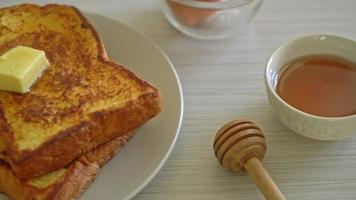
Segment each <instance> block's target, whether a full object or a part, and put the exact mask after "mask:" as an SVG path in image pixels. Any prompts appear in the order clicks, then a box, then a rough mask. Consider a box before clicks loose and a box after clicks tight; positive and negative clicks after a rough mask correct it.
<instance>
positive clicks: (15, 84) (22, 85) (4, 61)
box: [0, 46, 49, 93]
mask: <svg viewBox="0 0 356 200" xmlns="http://www.w3.org/2000/svg"><path fill="white" fill-rule="evenodd" d="M48 65H49V62H48V60H47V58H46V55H45V52H44V51H40V50H37V49H33V48H30V47H25V46H17V47H15V48H13V49H10V50H9V51H8V52H6V53H5V54H3V55H2V56H1V57H0V90H6V91H12V92H19V93H25V92H27V91H29V90H30V88H31V86H32V85H33V83H34V82H35V81H36V80H37V79H38V77H39V76H41V74H42V72H43V71H44V70H45V69H46V68H47V67H48Z"/></svg>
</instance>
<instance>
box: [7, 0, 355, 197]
mask: <svg viewBox="0 0 356 200" xmlns="http://www.w3.org/2000/svg"><path fill="white" fill-rule="evenodd" d="M35 2H37V3H47V2H49V1H35ZM52 2H53V1H52ZM57 2H60V3H67V4H74V5H76V6H78V7H79V8H80V9H82V10H84V11H89V12H95V13H98V14H102V15H106V16H108V17H111V18H114V19H117V20H120V21H122V22H124V23H127V24H129V25H131V26H132V27H134V28H136V29H137V30H139V31H141V32H143V33H145V34H147V35H148V36H149V37H151V38H152V39H153V40H154V41H155V42H156V43H157V44H158V45H159V46H160V47H161V48H162V49H163V50H164V51H165V52H166V53H167V55H168V56H169V57H170V59H171V60H172V62H173V64H174V66H175V68H176V70H177V71H178V74H179V76H180V80H181V82H182V86H183V91H184V101H185V102H184V103H185V111H184V120H183V126H182V129H181V132H180V136H179V138H178V142H177V144H176V146H175V148H174V151H173V153H172V155H171V156H170V158H169V159H168V161H167V163H166V164H165V165H164V167H163V168H162V170H161V171H160V172H159V174H158V175H157V176H156V177H155V178H154V180H153V181H152V182H151V183H150V184H149V185H148V186H147V187H146V188H145V189H144V190H143V191H142V192H141V193H140V194H139V195H137V197H136V198H135V199H136V200H160V199H162V200H163V199H164V200H165V199H172V200H175V199H177V200H178V199H179V200H180V199H184V200H190V199H192V200H193V199H194V200H195V199H207V200H209V199H211V200H215V199H224V200H229V199H231V200H232V199H234V200H235V199H239V200H255V199H262V196H261V195H260V193H259V192H258V190H257V188H256V187H255V185H254V184H253V182H252V181H251V179H250V177H249V176H248V175H247V174H246V173H240V174H230V173H229V172H227V171H225V170H223V169H222V168H221V167H220V166H219V164H218V163H217V162H216V160H215V158H214V154H213V149H212V142H213V138H214V135H215V133H216V131H217V130H218V129H219V128H220V126H222V125H223V124H224V123H225V122H227V121H229V120H232V119H236V118H241V117H243V118H246V119H249V120H252V121H254V122H255V123H257V124H258V125H259V126H260V127H261V128H262V129H263V131H264V133H265V134H266V136H267V143H268V151H267V155H266V157H265V160H264V165H265V167H266V168H267V169H268V170H269V172H270V174H271V175H272V177H273V178H274V180H275V181H276V183H277V184H278V185H279V187H280V189H281V190H282V192H283V193H284V195H285V196H286V198H287V199H289V200H292V199H295V200H297V199H298V200H299V199H303V200H319V199H320V200H336V199H337V200H355V199H356V136H355V137H350V138H348V139H345V140H341V141H336V142H320V141H314V140H310V139H306V138H303V137H301V136H299V135H296V134H295V133H293V132H291V131H290V130H288V129H287V128H286V127H284V126H283V125H282V124H281V123H280V122H279V121H278V120H277V119H276V117H275V115H274V114H273V112H272V110H271V107H270V106H269V104H268V102H267V98H266V93H265V87H264V81H263V72H264V67H265V64H266V61H267V59H268V57H269V56H270V55H271V53H272V51H273V50H274V49H275V48H276V47H277V46H278V45H279V44H281V43H283V42H285V41H287V40H290V39H292V38H295V37H297V36H301V35H304V34H310V33H333V34H340V35H345V36H348V37H351V38H354V39H356V1H355V0H294V1H292V0H266V1H265V2H264V4H263V6H262V9H261V11H260V13H259V14H258V16H257V17H256V18H255V20H254V21H253V23H252V24H251V25H250V26H249V27H247V28H246V29H244V30H241V32H240V33H239V34H237V35H235V36H233V37H231V38H227V39H224V40H219V41H201V40H196V39H192V38H189V37H187V36H185V35H182V34H181V33H179V32H178V31H176V30H175V29H174V28H172V27H171V26H170V25H169V24H168V22H167V21H166V20H165V18H164V16H163V14H162V12H161V10H160V8H159V1H157V0H136V1H132V0H116V1H115V0H106V1H105V0H103V1H100V0H78V1H74V0H73V1H70V0H66V1H57ZM10 4H14V1H12V0H2V1H1V2H0V6H4V5H10ZM355 133H356V130H355ZM104 199H105V198H104Z"/></svg>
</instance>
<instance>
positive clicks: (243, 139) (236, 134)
mask: <svg viewBox="0 0 356 200" xmlns="http://www.w3.org/2000/svg"><path fill="white" fill-rule="evenodd" d="M266 148H267V145H266V140H265V137H264V135H263V133H262V131H261V129H260V128H258V127H257V126H256V125H255V124H254V123H252V122H250V121H246V120H234V121H231V122H229V123H227V124H225V125H224V126H223V127H222V128H221V129H220V130H219V131H218V132H217V133H216V136H215V140H214V152H215V156H216V158H217V159H218V161H219V162H220V164H221V165H222V166H223V167H225V168H226V169H228V170H230V171H232V172H237V171H240V170H243V169H244V165H245V162H246V161H247V160H249V159H250V158H254V157H255V158H257V159H259V160H262V159H263V157H264V155H265V153H266Z"/></svg>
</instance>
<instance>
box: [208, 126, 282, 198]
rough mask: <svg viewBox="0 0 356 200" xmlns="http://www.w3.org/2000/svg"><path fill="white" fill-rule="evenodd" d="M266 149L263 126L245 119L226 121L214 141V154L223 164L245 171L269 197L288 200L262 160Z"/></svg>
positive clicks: (228, 167) (266, 196) (229, 168)
mask: <svg viewBox="0 0 356 200" xmlns="http://www.w3.org/2000/svg"><path fill="white" fill-rule="evenodd" d="M266 148H267V145H266V140H265V136H264V135H263V133H262V131H261V129H260V128H258V127H257V126H256V125H255V124H254V123H252V122H249V121H246V120H234V121H231V122H229V123H227V124H225V125H224V126H223V127H222V128H221V129H220V130H219V131H218V132H217V133H216V136H215V140H214V151H215V156H216V158H217V159H218V161H219V162H220V164H221V165H222V166H223V167H225V168H226V169H228V170H230V171H231V172H238V171H240V170H246V171H247V172H248V173H249V174H250V176H251V177H252V179H253V180H254V181H255V183H256V185H257V186H258V187H259V189H260V190H261V192H262V194H263V195H264V197H265V198H266V199H267V200H285V198H284V196H283V194H282V193H281V192H280V190H279V189H278V187H277V185H276V184H275V183H274V181H273V180H272V178H271V176H270V175H269V174H268V172H267V171H266V169H265V168H264V167H263V165H262V163H261V160H262V159H263V157H264V155H265V153H266Z"/></svg>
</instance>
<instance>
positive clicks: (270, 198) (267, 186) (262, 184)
mask: <svg viewBox="0 0 356 200" xmlns="http://www.w3.org/2000/svg"><path fill="white" fill-rule="evenodd" d="M245 169H246V171H247V172H248V173H249V174H250V176H251V177H252V179H253V180H254V181H255V183H256V185H257V186H258V187H259V188H260V190H261V192H262V194H263V196H264V197H265V198H266V200H285V198H284V196H283V194H282V193H281V191H280V190H279V189H278V187H277V185H276V184H275V183H274V181H273V180H272V178H271V176H270V175H269V174H268V172H267V171H266V169H265V168H264V167H263V165H262V164H261V162H260V161H259V160H258V159H257V158H251V159H249V160H248V161H246V163H245Z"/></svg>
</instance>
